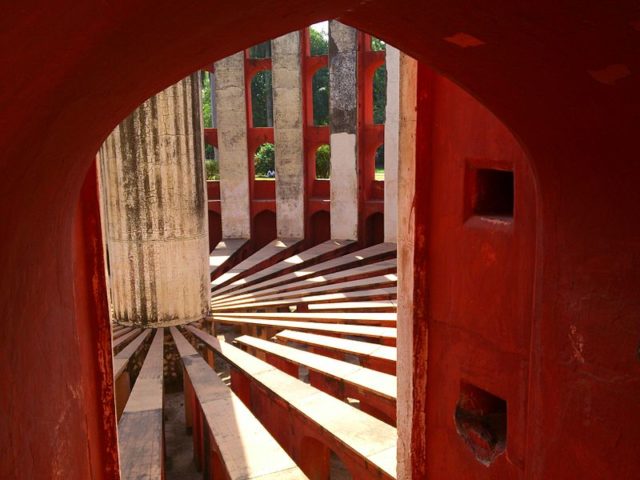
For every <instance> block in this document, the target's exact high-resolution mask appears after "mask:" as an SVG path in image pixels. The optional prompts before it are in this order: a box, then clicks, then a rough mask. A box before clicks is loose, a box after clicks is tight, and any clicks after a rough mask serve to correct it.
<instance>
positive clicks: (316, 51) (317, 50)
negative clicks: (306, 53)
mask: <svg viewBox="0 0 640 480" xmlns="http://www.w3.org/2000/svg"><path fill="white" fill-rule="evenodd" d="M309 47H310V48H309V49H310V50H311V55H329V36H328V35H325V34H324V33H322V32H319V31H318V30H316V29H314V28H310V29H309Z"/></svg>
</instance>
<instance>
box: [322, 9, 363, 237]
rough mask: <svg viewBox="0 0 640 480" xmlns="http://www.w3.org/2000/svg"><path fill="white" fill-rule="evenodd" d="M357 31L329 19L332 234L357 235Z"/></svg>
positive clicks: (338, 235)
mask: <svg viewBox="0 0 640 480" xmlns="http://www.w3.org/2000/svg"><path fill="white" fill-rule="evenodd" d="M357 61H358V43H357V31H356V30H355V29H354V28H352V27H348V26H346V25H343V24H342V23H340V22H338V21H335V20H331V21H330V22H329V88H330V90H329V117H330V127H331V137H330V144H331V238H334V239H338V240H357V239H358V214H359V212H358V203H359V188H358V144H357V138H356V137H357V127H358V100H357V90H356V89H357V68H356V67H357Z"/></svg>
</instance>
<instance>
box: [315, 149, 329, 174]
mask: <svg viewBox="0 0 640 480" xmlns="http://www.w3.org/2000/svg"><path fill="white" fill-rule="evenodd" d="M330 177H331V147H330V146H329V145H320V146H319V147H318V150H316V178H318V179H323V178H330Z"/></svg>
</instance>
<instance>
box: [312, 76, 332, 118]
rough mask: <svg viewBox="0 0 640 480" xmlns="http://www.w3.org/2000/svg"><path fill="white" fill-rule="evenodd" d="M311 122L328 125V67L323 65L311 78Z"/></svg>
mask: <svg viewBox="0 0 640 480" xmlns="http://www.w3.org/2000/svg"><path fill="white" fill-rule="evenodd" d="M312 91H313V124H314V125H329V69H328V68H326V67H324V68H321V69H320V70H318V71H317V72H316V74H315V75H314V76H313V79H312Z"/></svg>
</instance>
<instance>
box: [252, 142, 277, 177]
mask: <svg viewBox="0 0 640 480" xmlns="http://www.w3.org/2000/svg"><path fill="white" fill-rule="evenodd" d="M253 160H254V164H255V176H256V177H264V178H269V177H268V176H267V172H269V171H275V168H276V149H275V146H274V145H273V143H263V144H262V145H260V148H258V151H257V152H256V154H255V155H254V157H253Z"/></svg>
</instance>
